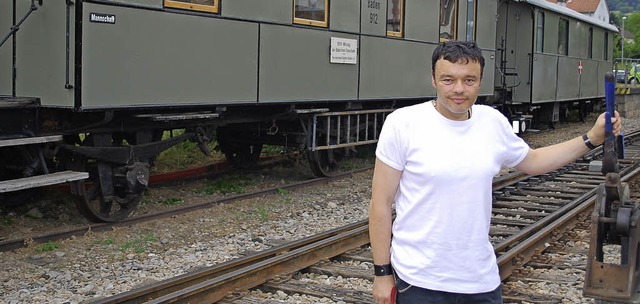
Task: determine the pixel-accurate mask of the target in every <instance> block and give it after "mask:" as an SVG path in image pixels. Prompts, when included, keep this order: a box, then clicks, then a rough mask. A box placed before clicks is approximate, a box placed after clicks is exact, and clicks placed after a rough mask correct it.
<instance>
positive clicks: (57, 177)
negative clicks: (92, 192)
mask: <svg viewBox="0 0 640 304" xmlns="http://www.w3.org/2000/svg"><path fill="white" fill-rule="evenodd" d="M87 178H89V173H88V172H77V171H62V172H56V173H51V174H45V175H37V176H32V177H25V178H19V179H13V180H7V181H0V193H5V192H12V191H19V190H25V189H31V188H37V187H44V186H50V185H56V184H62V183H66V182H71V181H77V180H82V179H87Z"/></svg>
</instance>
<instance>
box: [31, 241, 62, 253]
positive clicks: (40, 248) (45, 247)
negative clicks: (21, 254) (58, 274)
mask: <svg viewBox="0 0 640 304" xmlns="http://www.w3.org/2000/svg"><path fill="white" fill-rule="evenodd" d="M59 247H60V245H58V243H56V242H52V241H48V242H46V243H44V244H38V245H36V252H47V251H52V250H55V249H57V248H59Z"/></svg>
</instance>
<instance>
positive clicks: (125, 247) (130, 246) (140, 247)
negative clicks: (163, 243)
mask: <svg viewBox="0 0 640 304" xmlns="http://www.w3.org/2000/svg"><path fill="white" fill-rule="evenodd" d="M157 241H158V238H157V237H155V236H154V235H152V234H147V235H143V236H142V237H140V238H137V239H135V240H132V241H128V242H125V243H124V244H122V245H120V247H118V249H119V250H120V251H121V252H135V253H143V252H145V251H147V248H149V245H150V244H151V243H153V242H157Z"/></svg>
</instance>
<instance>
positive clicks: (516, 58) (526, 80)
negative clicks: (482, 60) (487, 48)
mask: <svg viewBox="0 0 640 304" xmlns="http://www.w3.org/2000/svg"><path fill="white" fill-rule="evenodd" d="M497 27H498V28H497V31H496V35H497V36H496V49H497V50H498V54H497V56H498V58H497V60H498V63H497V66H498V71H499V73H498V74H497V77H495V85H496V87H497V88H502V89H503V90H506V91H505V94H507V95H508V96H510V98H508V99H509V101H511V102H512V103H514V104H519V103H529V102H531V77H530V75H531V64H532V50H533V17H532V15H531V7H530V6H527V5H522V4H519V3H512V2H501V3H500V6H499V7H498V25H497Z"/></svg>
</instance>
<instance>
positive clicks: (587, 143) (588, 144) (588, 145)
mask: <svg viewBox="0 0 640 304" xmlns="http://www.w3.org/2000/svg"><path fill="white" fill-rule="evenodd" d="M582 141H584V145H585V146H587V148H589V150H593V149H595V148H596V146H595V145H594V144H593V143H591V140H589V137H588V136H587V133H584V134H582Z"/></svg>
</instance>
